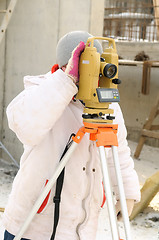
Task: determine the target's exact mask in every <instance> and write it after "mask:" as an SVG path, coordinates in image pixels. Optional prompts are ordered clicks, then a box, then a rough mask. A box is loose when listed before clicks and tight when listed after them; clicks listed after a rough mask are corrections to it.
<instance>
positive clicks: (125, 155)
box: [108, 103, 140, 202]
mask: <svg viewBox="0 0 159 240" xmlns="http://www.w3.org/2000/svg"><path fill="white" fill-rule="evenodd" d="M114 105H115V107H114V115H115V120H114V123H115V124H118V133H117V137H118V156H119V162H120V167H121V174H122V178H123V184H124V189H125V195H126V199H134V200H136V201H137V202H138V201H140V185H139V180H138V176H137V173H136V171H135V169H134V161H133V159H132V157H131V152H130V148H129V146H128V142H127V139H126V138H127V131H126V127H125V123H124V119H123V115H122V112H121V109H120V106H119V104H117V103H115V104H114ZM108 156H109V157H108V161H109V166H110V169H111V171H110V173H111V178H112V182H113V186H114V191H115V193H116V197H117V199H119V192H118V185H117V181H116V175H115V170H114V164H113V162H112V152H111V151H109V154H108Z"/></svg>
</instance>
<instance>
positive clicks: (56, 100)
mask: <svg viewBox="0 0 159 240" xmlns="http://www.w3.org/2000/svg"><path fill="white" fill-rule="evenodd" d="M90 36H91V35H90V34H89V33H87V32H83V31H74V32H70V33H68V34H66V35H65V36H64V37H62V38H61V39H60V40H59V42H58V45H57V49H56V50H57V51H56V53H57V54H56V58H57V64H58V67H57V65H56V67H54V68H53V69H52V71H51V72H49V73H47V74H45V75H39V76H26V77H24V90H23V91H22V92H21V93H20V94H19V95H18V96H17V97H15V99H14V100H13V101H12V102H11V103H10V104H9V106H8V108H7V116H8V122H9V127H10V128H11V129H12V130H13V131H14V132H15V133H16V135H17V137H18V138H19V140H20V141H21V142H22V143H23V146H24V153H23V155H22V157H21V160H20V169H19V171H18V173H17V175H16V177H15V179H14V182H13V186H12V191H11V194H10V196H9V200H8V204H7V206H6V209H5V212H4V215H3V224H4V226H5V229H6V231H5V237H4V240H11V239H13V238H14V236H15V235H16V234H17V233H18V231H19V229H20V227H21V226H22V224H23V223H24V221H25V219H26V217H27V216H28V214H29V212H30V211H31V209H32V207H33V205H34V203H35V202H36V199H37V198H38V197H39V195H40V194H41V192H42V190H43V189H44V188H45V185H46V184H47V182H48V181H49V179H50V178H51V177H52V176H53V174H54V171H55V169H56V167H57V164H58V162H59V160H60V158H61V155H62V153H63V150H64V148H65V146H66V144H67V142H68V139H69V137H70V135H71V134H72V133H77V131H78V130H79V128H80V127H81V126H82V125H83V121H82V113H83V108H84V106H83V104H82V103H81V102H80V101H79V100H73V97H74V96H75V95H76V94H77V92H78V88H77V85H78V62H79V57H80V54H81V52H82V51H83V50H84V47H85V44H84V43H86V41H87V39H88V37H90ZM95 47H96V48H97V50H98V52H100V53H101V52H102V47H101V45H100V43H99V42H98V41H96V42H95ZM74 49H75V50H74ZM73 50H74V51H73ZM72 51H73V53H72ZM58 68H59V69H58ZM55 70H56V71H55ZM110 108H112V109H114V116H115V120H114V123H116V124H118V133H117V136H118V144H119V146H118V154H119V161H120V165H121V172H122V177H123V183H124V189H125V194H126V199H127V206H128V212H129V215H130V214H131V212H132V208H133V205H134V202H138V201H139V200H140V187H139V181H138V177H137V174H136V171H135V170H134V163H133V160H132V158H131V157H130V149H129V147H128V144H127V140H126V135H127V132H126V128H125V124H124V119H123V115H122V112H121V109H120V107H119V104H118V103H113V104H111V105H110ZM107 156H108V162H109V168H110V174H111V180H112V184H113V190H114V192H115V194H116V199H117V212H118V211H120V208H119V206H120V205H119V201H118V199H119V194H118V188H117V182H116V178H115V173H114V172H115V171H114V167H113V161H112V154H111V151H110V150H109V149H108V150H107ZM55 188H56V186H53V188H52V189H51V191H50V192H49V194H48V196H47V197H46V199H45V201H44V202H43V203H42V205H41V207H40V209H39V211H38V212H37V214H36V216H35V217H34V219H33V221H32V222H31V224H30V225H29V227H28V229H27V230H26V232H25V233H24V236H23V238H22V239H30V240H49V239H50V238H51V235H52V231H53V222H54V202H53V198H54V196H55ZM103 197H104V194H103V186H102V173H101V167H100V159H99V157H98V149H97V147H96V144H95V143H94V142H93V141H90V140H89V136H88V134H85V136H84V137H83V139H82V141H81V143H80V144H79V146H78V147H77V149H76V150H75V152H74V153H73V154H72V156H71V158H70V160H69V162H68V163H67V165H66V167H65V176H64V183H63V189H62V193H61V204H60V216H59V222H58V226H57V229H56V234H55V239H56V240H63V239H67V240H86V239H87V240H88V239H89V240H90V239H91V240H95V239H96V232H97V225H98V217H99V213H100V209H101V205H102V202H103Z"/></svg>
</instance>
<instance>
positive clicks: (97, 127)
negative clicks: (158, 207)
mask: <svg viewBox="0 0 159 240" xmlns="http://www.w3.org/2000/svg"><path fill="white" fill-rule="evenodd" d="M117 128H118V125H115V124H108V123H90V122H85V121H84V126H83V127H82V128H80V129H79V131H78V132H77V134H76V135H75V137H73V138H72V140H73V141H72V144H71V146H70V148H69V149H68V151H67V152H66V154H65V155H64V157H63V158H62V160H61V161H60V162H59V165H58V167H57V169H56V171H55V173H54V175H53V177H52V178H51V179H50V181H49V182H48V184H47V185H46V186H45V189H44V190H43V192H42V194H41V195H40V197H39V198H38V199H37V201H36V203H35V205H34V206H33V208H32V211H31V212H30V214H29V215H28V217H27V219H26V221H25V222H24V224H23V226H22V227H21V229H20V231H19V233H18V234H17V236H16V237H15V238H14V240H20V239H21V237H22V236H23V234H24V232H25V231H26V230H27V228H28V226H29V224H30V222H31V221H32V219H33V217H34V216H35V214H36V213H37V211H38V209H39V207H40V206H41V204H42V202H43V201H44V199H45V197H46V196H47V194H48V193H49V191H50V189H51V188H52V187H53V185H54V183H55V182H56V179H57V178H58V176H59V175H60V173H61V171H62V170H63V168H64V167H65V166H66V164H67V162H68V160H69V159H70V157H71V155H72V153H73V152H74V151H75V149H76V148H77V146H78V144H80V142H81V140H82V138H83V136H84V135H85V133H89V134H90V140H91V141H96V145H97V147H98V149H99V154H100V160H101V168H102V172H103V183H104V189H105V193H106V202H107V206H108V213H109V220H110V226H111V233H112V239H113V240H119V239H120V237H119V229H118V224H117V218H116V213H115V205H114V199H113V194H112V187H111V181H110V177H109V169H108V164H107V159H106V153H105V147H111V148H112V153H113V159H114V166H115V171H116V177H117V182H118V187H119V196H120V202H121V209H122V217H123V222H124V230H125V237H126V239H125V240H131V234H130V225H129V217H128V212H127V205H126V200H125V194H124V187H123V182H122V176H121V172H120V164H119V160H118V152H117V145H118V142H117Z"/></svg>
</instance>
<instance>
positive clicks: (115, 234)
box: [99, 146, 119, 240]
mask: <svg viewBox="0 0 159 240" xmlns="http://www.w3.org/2000/svg"><path fill="white" fill-rule="evenodd" d="M99 153H100V160H101V167H102V172H103V183H104V190H105V193H106V202H107V206H108V213H109V220H110V225H111V233H112V239H113V240H119V231H118V224H117V217H116V212H115V205H114V199H113V194H112V187H111V182H110V177H109V170H108V164H107V160H106V154H105V148H104V146H99Z"/></svg>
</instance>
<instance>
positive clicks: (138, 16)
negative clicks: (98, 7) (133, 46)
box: [103, 0, 159, 42]
mask: <svg viewBox="0 0 159 240" xmlns="http://www.w3.org/2000/svg"><path fill="white" fill-rule="evenodd" d="M158 13H159V0H129V1H127V0H105V14H104V32H103V35H104V36H107V37H113V38H116V39H119V40H129V41H151V42H154V41H159V16H158V15H159V14H158Z"/></svg>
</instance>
